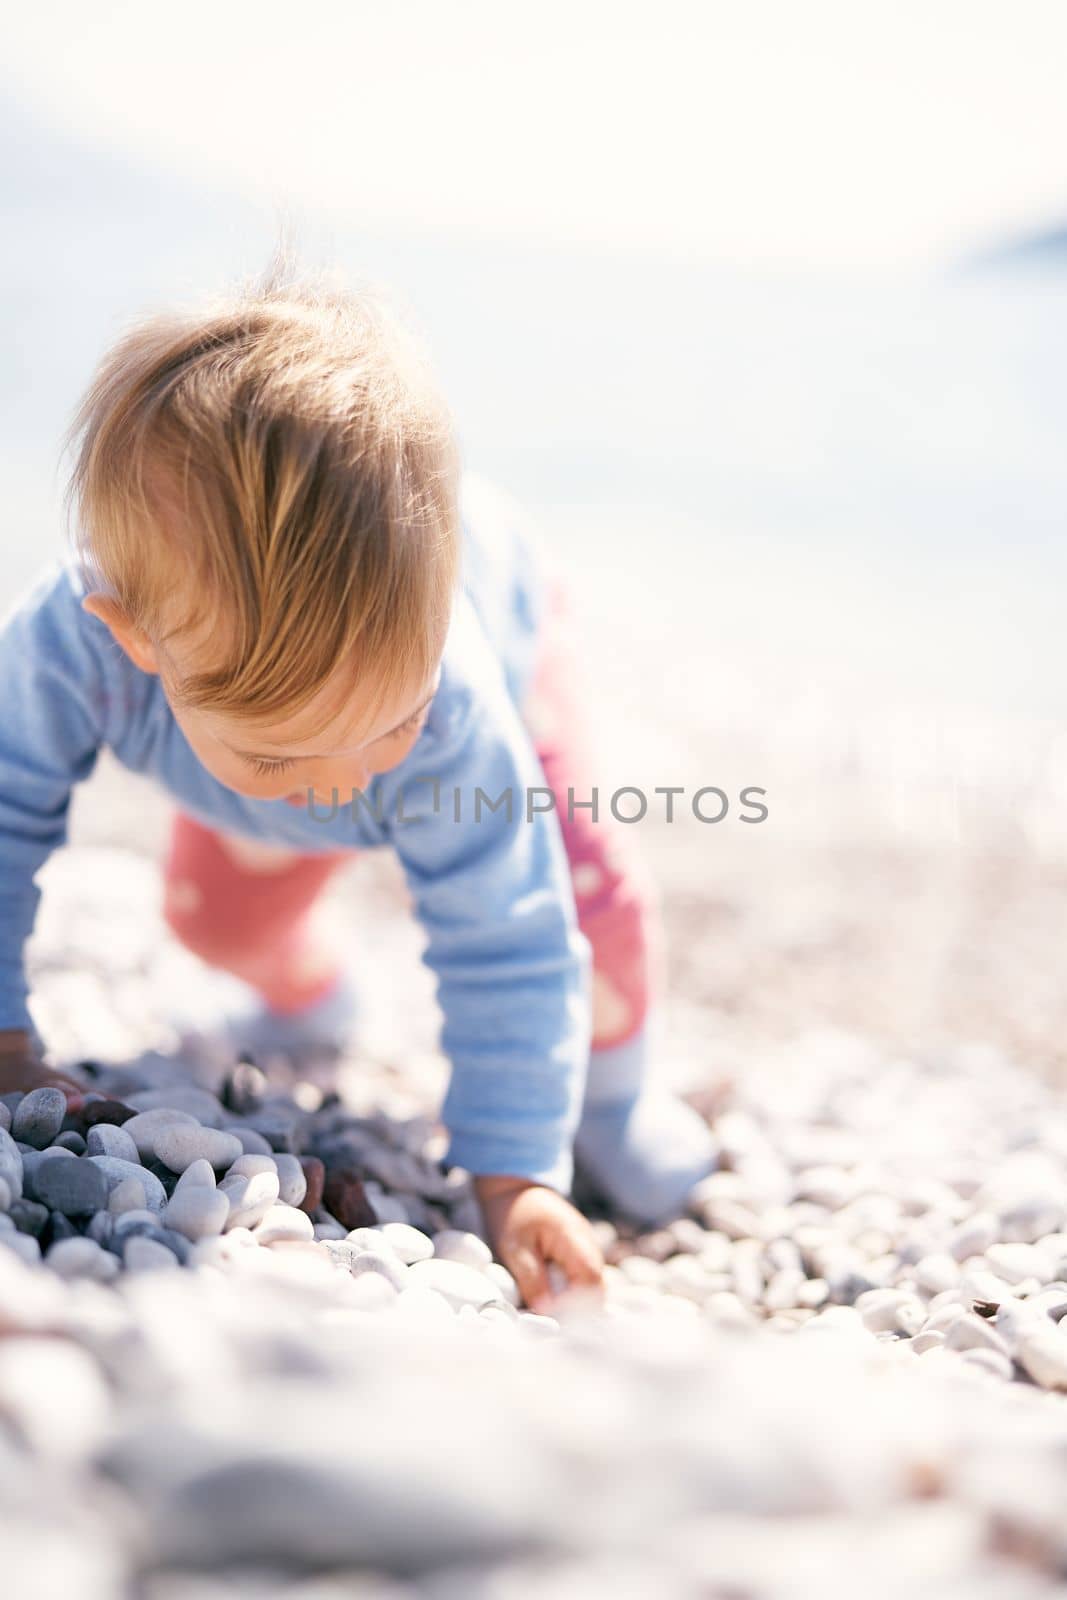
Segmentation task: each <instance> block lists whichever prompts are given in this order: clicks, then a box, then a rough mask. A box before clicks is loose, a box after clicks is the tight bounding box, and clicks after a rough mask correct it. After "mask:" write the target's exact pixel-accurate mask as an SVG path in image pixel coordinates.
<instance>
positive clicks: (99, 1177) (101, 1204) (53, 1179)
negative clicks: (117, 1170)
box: [33, 1156, 108, 1217]
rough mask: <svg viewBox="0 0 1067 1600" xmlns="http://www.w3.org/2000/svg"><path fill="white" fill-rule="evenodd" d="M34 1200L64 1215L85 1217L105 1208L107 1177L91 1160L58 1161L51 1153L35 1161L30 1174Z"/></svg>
mask: <svg viewBox="0 0 1067 1600" xmlns="http://www.w3.org/2000/svg"><path fill="white" fill-rule="evenodd" d="M33 1189H34V1193H35V1194H36V1196H37V1198H38V1200H40V1201H41V1202H42V1203H43V1204H44V1205H46V1206H47V1207H48V1209H49V1210H50V1211H61V1212H62V1213H63V1215H64V1216H66V1217H88V1216H91V1215H92V1213H93V1212H94V1211H105V1210H106V1209H107V1197H108V1186H107V1179H106V1178H105V1177H104V1174H103V1173H102V1172H101V1171H100V1168H99V1167H96V1166H94V1165H93V1163H92V1162H91V1161H65V1160H64V1161H60V1159H59V1157H58V1156H55V1157H53V1158H51V1159H49V1160H47V1161H42V1162H40V1163H39V1164H38V1166H37V1169H36V1171H35V1173H34V1175H33Z"/></svg>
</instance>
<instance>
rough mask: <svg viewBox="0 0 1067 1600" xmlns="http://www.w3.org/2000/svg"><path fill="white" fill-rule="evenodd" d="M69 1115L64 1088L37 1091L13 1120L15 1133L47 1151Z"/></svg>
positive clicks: (20, 1105)
mask: <svg viewBox="0 0 1067 1600" xmlns="http://www.w3.org/2000/svg"><path fill="white" fill-rule="evenodd" d="M66 1114H67V1097H66V1095H65V1094H64V1093H63V1091H62V1089H55V1088H51V1087H49V1088H43V1089H33V1090H31V1092H30V1093H29V1094H27V1095H24V1096H23V1097H22V1099H21V1100H20V1102H19V1107H18V1110H17V1111H16V1112H15V1115H14V1117H13V1118H12V1119H11V1131H12V1133H13V1134H14V1135H15V1138H16V1139H21V1140H22V1142H23V1144H28V1145H32V1146H33V1148H34V1149H35V1150H43V1149H44V1148H45V1146H46V1145H49V1144H51V1142H52V1140H53V1139H54V1138H55V1136H56V1134H57V1133H58V1132H59V1130H60V1128H61V1127H62V1126H63V1118H64V1117H65V1116H66Z"/></svg>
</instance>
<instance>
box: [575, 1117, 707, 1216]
mask: <svg viewBox="0 0 1067 1600" xmlns="http://www.w3.org/2000/svg"><path fill="white" fill-rule="evenodd" d="M574 1156H575V1163H576V1164H579V1165H580V1167H581V1169H582V1172H583V1176H588V1177H589V1178H591V1179H592V1181H593V1183H594V1184H595V1185H596V1187H597V1188H598V1189H599V1190H600V1191H601V1192H602V1193H603V1195H604V1197H605V1199H607V1200H609V1201H610V1202H611V1204H612V1205H613V1206H614V1207H616V1208H617V1209H618V1210H619V1211H620V1212H621V1213H623V1214H624V1215H625V1216H627V1217H629V1218H631V1219H632V1220H633V1221H634V1222H638V1223H642V1224H644V1225H646V1226H648V1227H658V1226H660V1224H662V1223H664V1222H669V1221H671V1220H672V1218H674V1217H678V1216H681V1215H682V1214H683V1213H684V1211H685V1208H686V1201H687V1199H688V1196H689V1193H690V1190H691V1189H692V1188H693V1185H694V1184H696V1183H699V1182H700V1180H701V1178H706V1177H707V1176H708V1173H709V1172H713V1171H714V1170H715V1166H716V1162H717V1148H716V1144H715V1140H714V1138H713V1136H712V1133H711V1130H710V1129H709V1128H708V1125H707V1123H706V1122H704V1120H703V1118H701V1117H700V1116H699V1115H698V1113H697V1112H695V1111H694V1110H693V1108H692V1106H688V1105H686V1104H685V1102H684V1101H683V1100H679V1099H677V1097H676V1096H675V1095H673V1094H670V1093H668V1091H667V1090H665V1089H652V1088H649V1089H645V1090H643V1091H642V1092H641V1093H640V1094H639V1095H637V1096H636V1098H634V1099H632V1100H626V1101H623V1102H622V1103H621V1104H620V1103H615V1104H611V1103H604V1104H599V1105H593V1106H588V1107H586V1109H585V1111H584V1112H583V1114H582V1120H581V1123H580V1125H579V1128H578V1133H577V1136H576V1137H575V1141H574Z"/></svg>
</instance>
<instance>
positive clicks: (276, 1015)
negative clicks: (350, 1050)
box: [174, 973, 359, 1063]
mask: <svg viewBox="0 0 1067 1600" xmlns="http://www.w3.org/2000/svg"><path fill="white" fill-rule="evenodd" d="M220 993H221V994H222V998H221V999H220ZM206 1004H207V1003H205V1006H199V1007H198V1008H197V1009H196V1010H195V1011H194V1010H193V1008H192V1007H191V1006H187V1007H186V1009H185V1011H183V1013H182V1014H181V1015H180V1016H177V1017H175V1018H174V1025H175V1027H176V1028H177V1030H178V1034H179V1036H180V1038H181V1040H182V1042H183V1043H187V1044H195V1043H198V1042H199V1043H203V1042H204V1041H205V1040H209V1041H210V1042H211V1044H212V1045H213V1046H214V1047H216V1048H218V1049H220V1050H221V1051H222V1052H223V1053H224V1054H225V1055H227V1056H234V1055H241V1054H247V1055H250V1056H252V1057H253V1059H255V1060H256V1061H261V1060H264V1059H265V1058H266V1057H267V1056H270V1055H283V1056H287V1057H289V1058H290V1059H291V1060H292V1061H293V1062H294V1063H296V1062H302V1061H305V1060H306V1059H307V1058H308V1057H311V1056H316V1057H323V1056H325V1057H335V1056H338V1055H340V1054H341V1053H342V1052H343V1051H344V1049H345V1047H346V1046H347V1045H348V1044H350V1043H351V1041H352V1038H353V1035H354V1033H355V1029H356V1025H357V1023H358V1020H359V1000H358V994H357V989H356V985H355V983H354V981H353V979H352V978H351V977H350V976H349V975H348V974H347V973H342V974H341V975H340V976H339V978H338V980H337V983H336V984H335V985H334V987H333V988H331V989H330V990H329V991H328V992H327V993H326V994H325V995H324V996H322V998H320V999H318V1000H314V1001H312V1002H311V1004H310V1005H307V1006H303V1007H301V1009H300V1010H298V1011H284V1012H282V1011H275V1010H273V1009H272V1007H271V1006H269V1005H268V1004H267V1002H266V1001H265V1000H264V999H263V997H262V996H261V995H260V994H258V993H257V992H256V990H254V989H251V988H250V987H249V986H248V985H247V984H244V983H240V984H239V983H237V981H236V980H230V981H228V982H227V984H226V986H225V988H224V989H223V988H222V986H220V985H216V986H213V990H212V996H211V999H210V1011H209V1012H208V1011H207V1009H206Z"/></svg>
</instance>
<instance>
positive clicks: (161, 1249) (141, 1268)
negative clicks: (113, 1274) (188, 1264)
mask: <svg viewBox="0 0 1067 1600" xmlns="http://www.w3.org/2000/svg"><path fill="white" fill-rule="evenodd" d="M122 1260H123V1263H124V1265H125V1267H126V1270H127V1272H159V1271H168V1270H170V1269H171V1268H174V1267H177V1266H178V1258H177V1256H176V1255H175V1254H174V1253H173V1251H171V1250H168V1249H167V1247H166V1245H163V1244H160V1243H159V1241H158V1240H156V1239H146V1238H143V1237H141V1236H140V1235H139V1234H135V1235H133V1237H132V1238H129V1239H127V1241H126V1244H125V1246H124V1248H123V1252H122Z"/></svg>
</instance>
